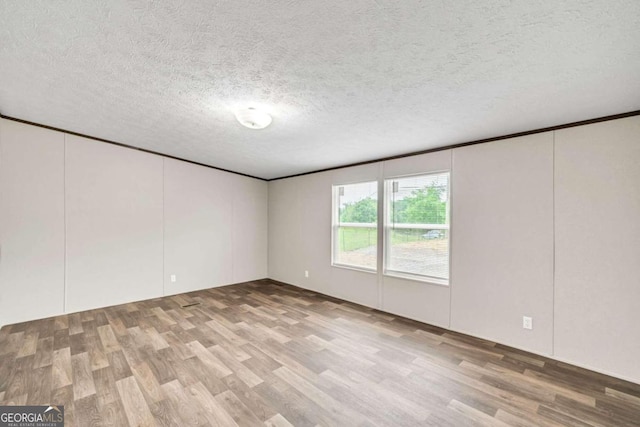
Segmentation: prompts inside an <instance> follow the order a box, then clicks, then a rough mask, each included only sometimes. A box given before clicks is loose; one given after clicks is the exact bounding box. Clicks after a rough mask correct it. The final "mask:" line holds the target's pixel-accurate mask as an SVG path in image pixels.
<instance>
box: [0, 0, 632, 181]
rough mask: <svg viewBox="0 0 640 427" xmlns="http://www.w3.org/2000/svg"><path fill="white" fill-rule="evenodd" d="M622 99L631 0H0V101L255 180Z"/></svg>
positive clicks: (15, 111)
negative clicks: (242, 120)
mask: <svg viewBox="0 0 640 427" xmlns="http://www.w3.org/2000/svg"><path fill="white" fill-rule="evenodd" d="M247 106H256V107H261V108H263V109H264V110H266V111H268V112H270V113H271V114H272V115H273V124H272V125H271V127H269V128H267V129H265V130H261V131H255V130H249V129H245V128H243V127H241V126H240V125H239V124H238V123H237V122H236V120H235V118H234V115H233V111H234V110H235V109H237V108H240V107H247ZM637 109H640V1H638V0H594V1H587V0H583V1H558V0H549V1H539V0H525V1H496V0H490V1H477V0H458V1H446V0H439V1H434V0H425V1H416V0H403V1H382V0H377V1H376V0H348V1H344V0H322V1H321V0H279V1H259V0H254V1H247V0H233V1H231V0H229V1H207V0H197V1H195V0H189V1H186V0H185V1H155V2H154V1H123V0H100V1H98V0H93V1H86V0H74V1H50V0H44V1H34V0H30V1H24V0H11V1H9V0H0V113H2V114H4V115H6V116H10V117H16V118H20V119H24V120H29V121H33V122H37V123H41V124H45V125H49V126H54V127H58V128H62V129H67V130H70V131H74V132H79V133H84V134H88V135H92V136H95V137H99V138H104V139H109V140H113V141H117V142H121V143H124V144H128V145H134V146H138V147H142V148H145V149H149V150H153V151H157V152H160V153H164V154H169V155H172V156H177V157H181V158H184V159H188V160H193V161H197V162H201V163H205V164H209V165H212V166H217V167H221V168H225V169H230V170H234V171H238V172H243V173H247V174H250V175H254V176H259V177H263V178H274V177H280V176H284V175H290V174H295V173H300V172H307V171H311V170H317V169H321V168H327V167H332V166H338V165H344V164H348V163H353V162H358V161H365V160H370V159H376V158H380V157H385V156H391V155H396V154H402V153H408V152H413V151H419V150H425V149H428V148H434V147H438V146H444V145H450V144H455V143H459V142H465V141H470V140H475V139H480V138H486V137H492V136H498V135H504V134H509V133H513V132H519V131H525V130H530V129H536V128H541V127H546V126H553V125H557V124H563V123H568V122H573V121H578V120H585V119H590V118H595V117H600V116H605V115H609V114H617V113H623V112H627V111H632V110H637Z"/></svg>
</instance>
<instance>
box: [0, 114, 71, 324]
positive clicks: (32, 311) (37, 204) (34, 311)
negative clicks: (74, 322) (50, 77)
mask: <svg viewBox="0 0 640 427" xmlns="http://www.w3.org/2000/svg"><path fill="white" fill-rule="evenodd" d="M63 290H64V134H63V133H60V132H52V131H48V130H45V129H41V128H36V127H33V126H28V125H25V124H21V123H17V122H12V121H8V120H3V119H0V325H2V324H5V323H12V322H19V321H23V320H29V319H33V318H37V317H46V316H52V315H55V314H58V313H61V312H62V309H63V305H64V291H63Z"/></svg>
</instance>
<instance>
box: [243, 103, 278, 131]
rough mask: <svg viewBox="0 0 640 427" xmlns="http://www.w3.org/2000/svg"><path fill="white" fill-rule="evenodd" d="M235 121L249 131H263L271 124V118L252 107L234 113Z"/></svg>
mask: <svg viewBox="0 0 640 427" xmlns="http://www.w3.org/2000/svg"><path fill="white" fill-rule="evenodd" d="M236 119H238V121H239V122H240V124H241V125H242V126H245V127H248V128H249V129H264V128H266V127H267V126H269V125H270V124H271V120H272V119H271V116H270V115H269V114H267V113H265V112H263V111H258V110H256V109H255V108H253V107H249V108H245V109H243V110H238V111H236Z"/></svg>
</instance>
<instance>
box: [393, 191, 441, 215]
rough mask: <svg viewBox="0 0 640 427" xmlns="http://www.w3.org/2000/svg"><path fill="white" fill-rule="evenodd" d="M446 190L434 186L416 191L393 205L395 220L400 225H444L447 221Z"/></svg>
mask: <svg viewBox="0 0 640 427" xmlns="http://www.w3.org/2000/svg"><path fill="white" fill-rule="evenodd" d="M444 191H445V189H444V188H443V187H441V186H436V185H432V186H429V187H426V188H421V189H418V190H414V191H413V192H412V193H411V195H410V196H408V197H405V198H404V199H401V200H397V201H395V202H394V203H393V219H394V221H395V222H398V223H405V224H406V223H409V224H444V223H445V222H446V220H447V202H446V200H442V199H443V197H442V196H443V194H444Z"/></svg>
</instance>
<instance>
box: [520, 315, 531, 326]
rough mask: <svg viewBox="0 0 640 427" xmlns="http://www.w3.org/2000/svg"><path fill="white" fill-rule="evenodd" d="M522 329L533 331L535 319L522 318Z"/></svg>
mask: <svg viewBox="0 0 640 427" xmlns="http://www.w3.org/2000/svg"><path fill="white" fill-rule="evenodd" d="M522 327H523V328H524V329H533V318H531V317H528V316H522Z"/></svg>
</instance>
